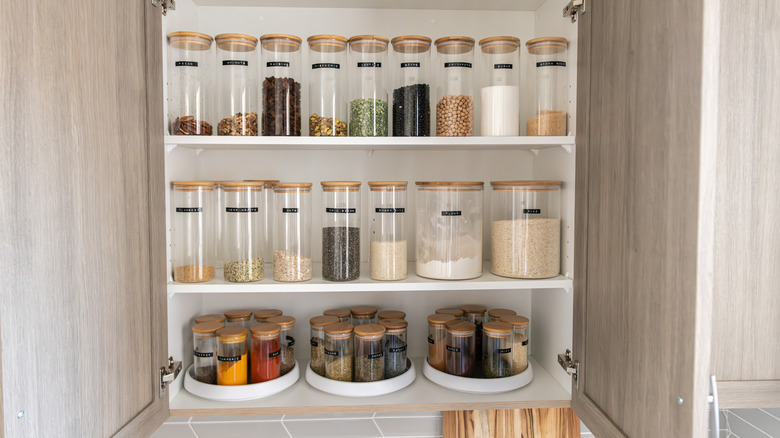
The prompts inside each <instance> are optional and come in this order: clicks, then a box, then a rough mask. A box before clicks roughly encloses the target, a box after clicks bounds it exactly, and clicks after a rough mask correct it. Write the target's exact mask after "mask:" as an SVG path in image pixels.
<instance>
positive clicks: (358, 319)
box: [349, 306, 378, 327]
mask: <svg viewBox="0 0 780 438" xmlns="http://www.w3.org/2000/svg"><path fill="white" fill-rule="evenodd" d="M349 311H350V314H351V316H352V325H354V326H355V327H357V326H359V325H364V324H376V323H377V321H378V320H377V317H376V314H377V308H376V307H374V306H355V307H353V308H351V309H349Z"/></svg>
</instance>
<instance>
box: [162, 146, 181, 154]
mask: <svg viewBox="0 0 780 438" xmlns="http://www.w3.org/2000/svg"><path fill="white" fill-rule="evenodd" d="M177 147H179V145H178V144H166V145H165V152H167V153H169V154H170V153H171V152H173V151H174V150H175V149H176V148H177Z"/></svg>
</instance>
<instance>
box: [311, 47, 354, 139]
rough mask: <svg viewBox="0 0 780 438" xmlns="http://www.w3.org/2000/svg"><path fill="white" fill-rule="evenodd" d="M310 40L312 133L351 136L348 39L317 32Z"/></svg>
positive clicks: (324, 135) (325, 135)
mask: <svg viewBox="0 0 780 438" xmlns="http://www.w3.org/2000/svg"><path fill="white" fill-rule="evenodd" d="M307 41H308V42H309V62H310V64H311V71H310V72H309V113H310V115H309V135H310V136H315V137H343V136H346V135H347V117H346V114H345V113H346V86H347V81H346V78H347V64H346V61H347V39H346V38H344V37H343V36H339V35H313V36H310V37H309V38H308V39H307Z"/></svg>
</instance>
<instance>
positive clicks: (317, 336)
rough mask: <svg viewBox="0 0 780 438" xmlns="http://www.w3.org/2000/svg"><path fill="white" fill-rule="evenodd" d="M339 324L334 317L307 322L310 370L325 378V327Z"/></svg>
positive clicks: (318, 317) (323, 317)
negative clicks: (309, 333) (309, 328)
mask: <svg viewBox="0 0 780 438" xmlns="http://www.w3.org/2000/svg"><path fill="white" fill-rule="evenodd" d="M337 322H339V319H338V317H335V316H324V315H323V316H315V317H313V318H311V319H310V320H309V326H310V327H311V339H310V340H309V341H310V343H311V370H312V371H314V372H315V373H317V374H318V375H320V376H323V377H324V376H325V326H327V325H328V324H335V323H337Z"/></svg>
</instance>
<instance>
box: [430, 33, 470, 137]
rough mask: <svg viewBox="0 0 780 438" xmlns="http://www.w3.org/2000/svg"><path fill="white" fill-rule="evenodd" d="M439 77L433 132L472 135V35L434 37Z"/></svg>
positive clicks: (442, 135)
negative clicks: (435, 38)
mask: <svg viewBox="0 0 780 438" xmlns="http://www.w3.org/2000/svg"><path fill="white" fill-rule="evenodd" d="M435 44H436V51H437V52H439V60H440V62H439V64H440V66H441V68H440V77H439V85H438V93H437V97H438V100H437V103H436V135H437V136H439V137H470V136H472V135H474V78H473V69H472V66H473V63H474V38H469V37H465V36H450V37H444V38H439V39H438V40H436V43H435Z"/></svg>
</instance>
